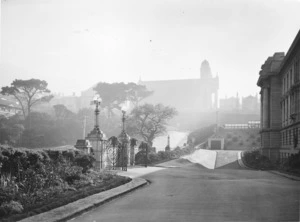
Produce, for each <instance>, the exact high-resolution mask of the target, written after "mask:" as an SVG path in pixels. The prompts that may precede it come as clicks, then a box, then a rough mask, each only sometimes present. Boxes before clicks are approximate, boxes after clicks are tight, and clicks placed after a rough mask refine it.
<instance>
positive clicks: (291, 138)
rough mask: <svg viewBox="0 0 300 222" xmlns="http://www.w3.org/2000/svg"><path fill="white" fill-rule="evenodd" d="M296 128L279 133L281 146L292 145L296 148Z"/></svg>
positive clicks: (297, 134)
mask: <svg viewBox="0 0 300 222" xmlns="http://www.w3.org/2000/svg"><path fill="white" fill-rule="evenodd" d="M299 132H300V130H298V128H293V129H289V130H286V131H283V132H281V144H282V145H283V146H284V145H293V146H294V147H296V146H297V145H298V137H299Z"/></svg>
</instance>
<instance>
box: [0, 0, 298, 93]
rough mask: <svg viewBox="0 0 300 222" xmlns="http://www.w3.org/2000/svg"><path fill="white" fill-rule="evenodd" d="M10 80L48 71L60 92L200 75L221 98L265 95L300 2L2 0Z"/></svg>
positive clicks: (4, 79)
mask: <svg viewBox="0 0 300 222" xmlns="http://www.w3.org/2000/svg"><path fill="white" fill-rule="evenodd" d="M1 24H2V29H1V39H2V48H1V62H2V65H1V66H2V67H1V68H0V72H1V73H0V75H1V85H0V86H5V85H9V84H10V83H11V82H12V81H13V80H14V79H16V78H18V79H29V78H39V79H43V80H46V81H47V82H48V83H49V88H50V90H51V91H53V92H64V93H65V95H67V94H71V93H72V92H76V93H77V95H79V93H80V92H81V91H83V90H85V89H87V88H89V87H91V86H92V85H94V84H95V83H97V82H99V81H106V82H121V81H125V82H128V81H133V82H137V81H138V79H139V77H141V78H142V80H162V79H185V78H198V77H199V76H200V64H201V62H202V61H203V60H204V59H207V60H208V61H209V63H210V65H211V69H212V72H213V74H214V75H216V73H218V75H219V77H220V94H221V95H220V96H221V97H224V96H225V95H227V96H232V95H235V94H236V92H239V94H240V95H248V94H252V95H253V94H255V93H256V92H259V88H258V87H256V82H257V79H258V72H259V70H260V67H261V65H262V64H263V63H264V61H265V60H266V59H267V57H268V56H270V55H273V53H274V52H276V51H284V52H286V51H287V50H288V48H289V46H290V45H291V43H292V41H293V39H294V38H295V36H296V34H297V32H298V30H299V28H300V1H299V0H182V1H181V0H147V1H143V0H119V1H116V0H107V1H103V0H2V8H1Z"/></svg>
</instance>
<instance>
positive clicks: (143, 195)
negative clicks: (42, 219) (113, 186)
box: [72, 159, 300, 222]
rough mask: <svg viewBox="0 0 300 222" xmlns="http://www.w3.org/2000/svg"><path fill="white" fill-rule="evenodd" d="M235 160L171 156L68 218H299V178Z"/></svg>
mask: <svg viewBox="0 0 300 222" xmlns="http://www.w3.org/2000/svg"><path fill="white" fill-rule="evenodd" d="M237 166H238V165H236V164H233V165H231V164H228V166H227V167H226V165H225V166H223V167H221V168H217V169H207V168H205V167H203V166H201V165H199V164H194V163H190V162H189V161H187V160H184V159H180V160H176V161H170V162H167V163H165V164H161V167H162V168H160V170H158V171H150V172H151V173H149V174H145V175H142V176H141V177H142V178H145V179H147V180H149V181H150V184H149V185H147V186H145V187H143V188H140V189H138V190H136V191H134V192H132V193H129V194H126V195H125V196H122V197H120V198H117V199H115V200H113V201H111V202H108V203H107V204H105V205H103V206H100V207H97V208H95V209H93V210H91V211H89V212H87V213H85V214H83V215H81V216H78V217H77V218H75V219H72V221H73V222H75V221H76V222H84V221H89V222H92V221H113V222H124V221H130V222H143V221H158V222H163V221H180V222H185V221H196V222H199V221H204V222H208V221H213V222H217V221H272V222H273V221H299V191H300V186H299V185H300V182H297V181H292V180H289V179H286V178H284V177H280V176H278V175H274V174H271V173H269V172H265V171H254V170H246V169H241V168H240V167H237Z"/></svg>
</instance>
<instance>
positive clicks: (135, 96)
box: [127, 82, 153, 107]
mask: <svg viewBox="0 0 300 222" xmlns="http://www.w3.org/2000/svg"><path fill="white" fill-rule="evenodd" d="M128 88H129V90H128V91H127V98H128V100H129V101H131V102H132V103H133V104H134V107H137V106H138V105H139V103H140V102H141V101H142V100H143V99H145V98H146V97H148V96H150V95H152V94H153V91H149V90H148V89H147V87H146V86H144V85H138V84H135V83H132V82H130V83H128Z"/></svg>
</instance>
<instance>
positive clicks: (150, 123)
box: [127, 104, 177, 146]
mask: <svg viewBox="0 0 300 222" xmlns="http://www.w3.org/2000/svg"><path fill="white" fill-rule="evenodd" d="M176 114H177V111H176V109H175V108H172V107H169V106H164V105H162V104H157V105H152V104H144V105H142V106H138V107H136V108H134V109H133V110H132V111H131V114H130V117H129V119H128V121H127V122H128V124H127V130H128V132H130V133H131V134H134V135H135V136H139V137H141V138H142V139H143V140H145V141H146V142H147V143H148V144H149V145H150V146H152V144H153V140H154V139H155V138H156V137H157V136H160V135H163V134H164V133H165V132H166V126H167V121H168V120H170V119H172V118H173V117H174V116H175V115H176Z"/></svg>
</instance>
